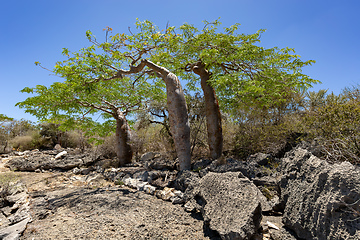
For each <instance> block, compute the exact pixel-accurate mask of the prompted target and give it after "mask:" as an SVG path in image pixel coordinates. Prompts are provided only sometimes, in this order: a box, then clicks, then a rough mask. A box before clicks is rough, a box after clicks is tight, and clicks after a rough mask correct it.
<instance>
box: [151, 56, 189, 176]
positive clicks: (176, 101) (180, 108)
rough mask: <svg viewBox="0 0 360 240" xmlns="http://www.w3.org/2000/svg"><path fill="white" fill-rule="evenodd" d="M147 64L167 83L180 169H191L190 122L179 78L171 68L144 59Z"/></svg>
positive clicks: (171, 125)
mask: <svg viewBox="0 0 360 240" xmlns="http://www.w3.org/2000/svg"><path fill="white" fill-rule="evenodd" d="M144 61H145V62H146V65H147V66H148V67H149V68H151V69H153V70H154V71H157V72H158V73H159V74H160V75H161V76H162V78H163V80H164V81H165V84H166V95H167V106H168V111H169V122H170V129H171V133H172V136H173V139H174V144H175V149H176V152H177V156H178V158H179V165H180V171H181V170H190V169H191V144H190V124H189V116H188V110H187V105H186V100H185V95H184V92H183V90H182V87H181V84H180V81H179V79H178V78H177V76H176V75H175V74H173V73H172V72H170V71H169V70H167V69H165V68H163V67H160V66H157V65H156V64H154V63H152V62H150V61H147V60H144Z"/></svg>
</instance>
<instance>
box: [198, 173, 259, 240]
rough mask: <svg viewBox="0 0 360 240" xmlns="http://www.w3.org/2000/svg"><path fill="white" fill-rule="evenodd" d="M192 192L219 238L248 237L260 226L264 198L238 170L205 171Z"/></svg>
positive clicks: (207, 222)
mask: <svg viewBox="0 0 360 240" xmlns="http://www.w3.org/2000/svg"><path fill="white" fill-rule="evenodd" d="M194 191H195V200H196V202H197V204H199V205H200V206H201V207H200V211H201V213H202V215H203V217H204V221H205V224H207V225H208V226H209V228H210V229H211V230H213V231H216V232H218V233H219V235H220V237H221V238H222V239H250V238H251V237H252V236H253V235H254V234H255V233H256V232H257V230H258V229H259V227H260V222H261V217H262V215H261V198H265V197H264V196H262V194H261V192H260V191H259V189H257V188H256V186H255V185H254V184H252V183H251V182H250V180H249V179H247V178H245V177H244V176H243V175H242V174H241V173H240V172H227V173H208V174H207V175H206V176H204V177H203V178H201V180H200V181H199V185H198V187H196V188H195V190H194Z"/></svg>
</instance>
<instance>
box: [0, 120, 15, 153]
mask: <svg viewBox="0 0 360 240" xmlns="http://www.w3.org/2000/svg"><path fill="white" fill-rule="evenodd" d="M13 120H14V119H13V118H11V117H8V116H6V115H4V114H0V144H1V145H2V147H3V148H2V149H1V150H2V152H5V150H6V148H7V146H8V140H9V136H8V135H9V134H8V131H7V127H6V123H8V122H10V121H13Z"/></svg>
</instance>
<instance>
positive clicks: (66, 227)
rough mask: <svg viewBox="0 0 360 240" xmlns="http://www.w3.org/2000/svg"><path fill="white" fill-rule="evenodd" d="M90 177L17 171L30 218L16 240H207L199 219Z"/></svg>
mask: <svg viewBox="0 0 360 240" xmlns="http://www.w3.org/2000/svg"><path fill="white" fill-rule="evenodd" d="M1 171H2V173H3V174H4V173H6V172H9V169H7V168H4V167H2V168H1ZM93 175H94V176H92V175H87V176H82V175H80V176H79V175H75V174H73V173H72V172H38V173H36V172H18V173H17V176H19V178H20V179H21V182H23V183H25V185H26V188H27V193H28V196H29V197H28V200H29V201H30V206H31V208H30V213H31V217H32V220H31V221H30V222H29V223H28V224H27V227H26V230H25V231H24V233H23V234H22V236H21V238H20V239H209V237H207V236H206V233H205V234H204V231H203V222H202V220H201V219H199V216H196V215H193V214H191V213H187V212H185V211H184V210H183V208H181V207H180V206H179V205H173V204H172V203H171V202H167V201H163V200H161V199H158V198H157V197H155V196H153V195H149V194H146V193H144V192H141V191H137V190H135V189H131V188H129V187H126V186H124V185H115V184H114V183H113V182H109V181H107V180H105V179H104V177H102V176H101V175H99V174H93Z"/></svg>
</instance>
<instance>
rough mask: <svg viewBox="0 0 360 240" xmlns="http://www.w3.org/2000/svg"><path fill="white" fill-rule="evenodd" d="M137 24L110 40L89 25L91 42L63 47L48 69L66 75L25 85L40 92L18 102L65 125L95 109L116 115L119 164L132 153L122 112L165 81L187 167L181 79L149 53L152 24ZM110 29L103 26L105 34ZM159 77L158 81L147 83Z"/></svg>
mask: <svg viewBox="0 0 360 240" xmlns="http://www.w3.org/2000/svg"><path fill="white" fill-rule="evenodd" d="M137 27H138V28H140V29H141V31H140V32H139V33H137V34H133V33H132V32H130V35H126V34H116V35H114V36H109V40H110V41H111V42H108V41H107V40H108V38H107V39H106V42H104V43H99V42H97V40H96V38H95V37H94V36H93V35H92V33H91V32H90V31H88V32H87V33H86V35H87V38H88V40H89V41H90V42H92V43H93V45H92V46H90V47H88V48H84V49H82V50H80V51H79V52H75V53H70V52H69V50H68V49H64V50H63V54H64V55H65V56H67V57H68V59H67V60H65V61H63V62H58V63H57V64H56V66H55V69H54V70H52V71H53V72H54V73H55V74H57V75H59V76H61V77H63V78H65V79H66V81H65V82H63V83H54V84H53V85H52V86H51V87H50V88H46V87H45V86H37V87H36V88H25V89H23V90H22V91H23V92H28V93H35V94H38V95H37V96H35V97H31V98H28V99H27V100H25V101H24V102H21V103H18V104H17V105H18V106H20V107H23V108H26V111H27V112H29V113H31V114H33V115H35V116H37V117H39V118H41V119H46V118H49V117H50V118H51V119H53V120H59V119H60V120H64V121H65V126H71V125H73V124H74V123H75V122H79V121H78V120H80V119H84V116H85V115H88V114H95V113H97V112H99V111H100V112H101V114H102V117H103V118H104V119H109V118H111V117H112V118H114V119H115V121H116V135H117V139H118V144H117V145H118V157H119V159H120V164H123V163H126V162H128V161H129V160H130V159H131V156H132V151H131V146H130V145H129V140H130V136H131V134H130V128H129V125H128V122H127V120H126V115H128V114H129V113H131V112H132V111H134V110H138V109H139V108H140V107H141V106H142V103H143V101H144V100H145V99H148V98H150V96H151V97H152V98H156V97H157V96H162V94H161V93H159V92H160V91H161V89H162V88H163V86H164V83H165V86H166V96H167V105H168V111H169V122H170V126H171V132H172V135H173V138H174V142H175V148H176V151H177V154H178V158H179V163H180V169H181V170H185V169H190V167H191V159H190V128H189V122H188V116H187V106H186V101H185V97H184V93H183V91H182V87H181V84H180V81H179V79H178V78H177V76H176V75H175V74H173V73H172V72H171V71H169V70H168V69H166V68H164V67H161V66H159V65H158V64H155V63H153V62H152V61H150V60H148V59H147V57H149V53H150V52H151V51H152V50H153V48H152V47H150V46H151V45H156V44H157V42H158V40H157V39H156V38H153V36H154V34H156V33H157V31H156V29H155V28H154V27H153V26H152V25H149V24H147V22H146V23H141V22H137ZM111 30H112V29H111V28H109V27H107V28H106V29H105V31H106V36H108V33H109V32H111ZM163 48H164V46H163ZM70 54H71V55H72V56H70ZM36 64H39V63H38V62H37V63H36ZM126 68H128V69H126ZM125 76H130V77H125ZM145 76H147V77H148V78H147V81H146V80H145ZM159 77H160V79H161V80H162V81H154V82H152V83H151V84H150V83H149V81H150V80H151V79H156V78H159ZM82 121H83V120H82ZM88 122H91V121H88Z"/></svg>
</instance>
